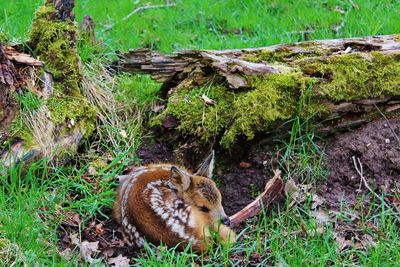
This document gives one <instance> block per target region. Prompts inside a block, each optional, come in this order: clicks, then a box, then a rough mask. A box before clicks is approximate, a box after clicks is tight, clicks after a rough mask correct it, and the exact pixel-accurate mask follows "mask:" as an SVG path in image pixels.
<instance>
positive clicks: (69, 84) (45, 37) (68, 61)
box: [30, 3, 82, 95]
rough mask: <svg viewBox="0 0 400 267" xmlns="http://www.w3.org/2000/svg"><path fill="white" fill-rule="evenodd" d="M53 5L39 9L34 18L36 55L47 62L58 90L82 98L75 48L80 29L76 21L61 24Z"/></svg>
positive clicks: (33, 44)
mask: <svg viewBox="0 0 400 267" xmlns="http://www.w3.org/2000/svg"><path fill="white" fill-rule="evenodd" d="M54 14H55V8H54V5H53V4H51V3H46V4H45V5H44V6H42V7H40V8H39V9H38V11H37V12H36V14H35V18H34V20H33V22H32V29H31V32H30V39H31V44H32V46H33V52H34V53H35V55H36V56H38V57H39V58H40V59H41V60H44V61H45V62H46V67H47V69H48V70H49V71H50V72H51V73H52V74H53V78H54V81H55V82H56V84H55V88H56V89H58V90H60V91H61V92H63V93H67V94H71V95H79V83H80V81H81V78H82V75H81V71H80V66H79V57H78V53H77V51H76V48H75V40H73V39H72V38H73V36H76V32H77V27H76V25H75V24H74V22H73V21H71V20H70V19H67V20H66V21H61V20H58V19H57V18H54V17H55V15H54Z"/></svg>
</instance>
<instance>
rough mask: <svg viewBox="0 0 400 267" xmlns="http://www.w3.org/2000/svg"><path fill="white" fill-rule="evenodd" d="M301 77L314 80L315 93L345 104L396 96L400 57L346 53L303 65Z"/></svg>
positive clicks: (399, 74) (399, 84)
mask: <svg viewBox="0 0 400 267" xmlns="http://www.w3.org/2000/svg"><path fill="white" fill-rule="evenodd" d="M301 68H302V70H303V72H304V74H305V75H307V76H312V77H318V78H320V82H319V84H318V90H317V92H318V94H319V95H320V96H323V97H326V98H328V99H331V100H333V101H343V100H346V101H349V100H357V99H365V98H370V97H379V96H383V95H399V94H400V89H399V88H400V54H395V55H383V54H382V53H380V52H371V54H369V55H368V57H364V56H363V55H362V54H355V53H354V54H348V55H341V56H332V57H329V58H328V59H319V60H317V61H314V62H312V63H305V64H304V65H303V66H302V67H301Z"/></svg>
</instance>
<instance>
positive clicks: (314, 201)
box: [311, 194, 325, 210]
mask: <svg viewBox="0 0 400 267" xmlns="http://www.w3.org/2000/svg"><path fill="white" fill-rule="evenodd" d="M324 202H325V200H324V199H323V198H322V197H320V196H318V195H317V194H313V195H312V205H311V209H313V210H314V209H316V208H317V207H319V206H321V205H322V204H324Z"/></svg>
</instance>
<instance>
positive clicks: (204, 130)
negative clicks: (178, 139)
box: [152, 85, 234, 142]
mask: <svg viewBox="0 0 400 267" xmlns="http://www.w3.org/2000/svg"><path fill="white" fill-rule="evenodd" d="M203 94H206V95H207V96H208V97H209V98H211V99H212V100H214V101H216V104H215V105H212V106H207V105H205V104H204V102H203V101H202V99H201V96H202V95H203ZM233 100H234V93H233V92H230V91H227V90H226V89H225V87H223V86H222V85H218V86H211V87H209V88H194V89H192V90H189V89H183V90H179V91H178V92H177V93H176V94H174V95H172V96H171V97H170V98H169V102H168V105H167V108H166V110H165V111H164V112H163V114H161V116H159V117H156V118H155V119H153V121H152V124H153V125H155V124H159V123H161V122H162V120H163V118H162V117H163V116H165V115H167V114H170V115H173V116H175V117H176V118H178V119H179V121H180V124H179V126H178V128H177V129H178V130H179V131H181V132H182V133H183V134H187V135H189V134H190V135H195V136H197V137H198V138H199V139H200V140H201V141H203V142H211V141H212V140H213V139H214V138H215V136H216V135H217V134H218V133H219V132H221V131H222V130H223V129H225V128H226V127H227V126H228V125H229V124H230V123H231V122H230V120H231V119H232V118H231V115H230V112H231V109H230V108H231V102H232V101H233Z"/></svg>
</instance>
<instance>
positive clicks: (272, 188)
mask: <svg viewBox="0 0 400 267" xmlns="http://www.w3.org/2000/svg"><path fill="white" fill-rule="evenodd" d="M283 189H284V185H283V182H282V180H281V171H280V170H276V171H275V175H274V177H273V178H272V179H271V180H269V181H268V183H267V184H266V185H265V190H264V192H263V193H262V194H261V195H260V196H258V197H257V198H256V199H255V200H254V201H253V202H251V203H250V204H249V205H247V206H246V207H244V208H243V209H242V210H240V211H239V212H237V213H236V214H235V215H232V216H231V217H230V218H229V219H230V220H231V225H232V226H237V225H239V224H240V223H241V222H243V221H245V220H247V219H248V218H251V217H253V216H255V215H257V214H260V213H261V212H262V210H263V208H264V209H268V207H269V205H270V204H271V203H272V202H273V201H275V200H276V199H277V198H278V197H279V196H280V195H282V192H283Z"/></svg>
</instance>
